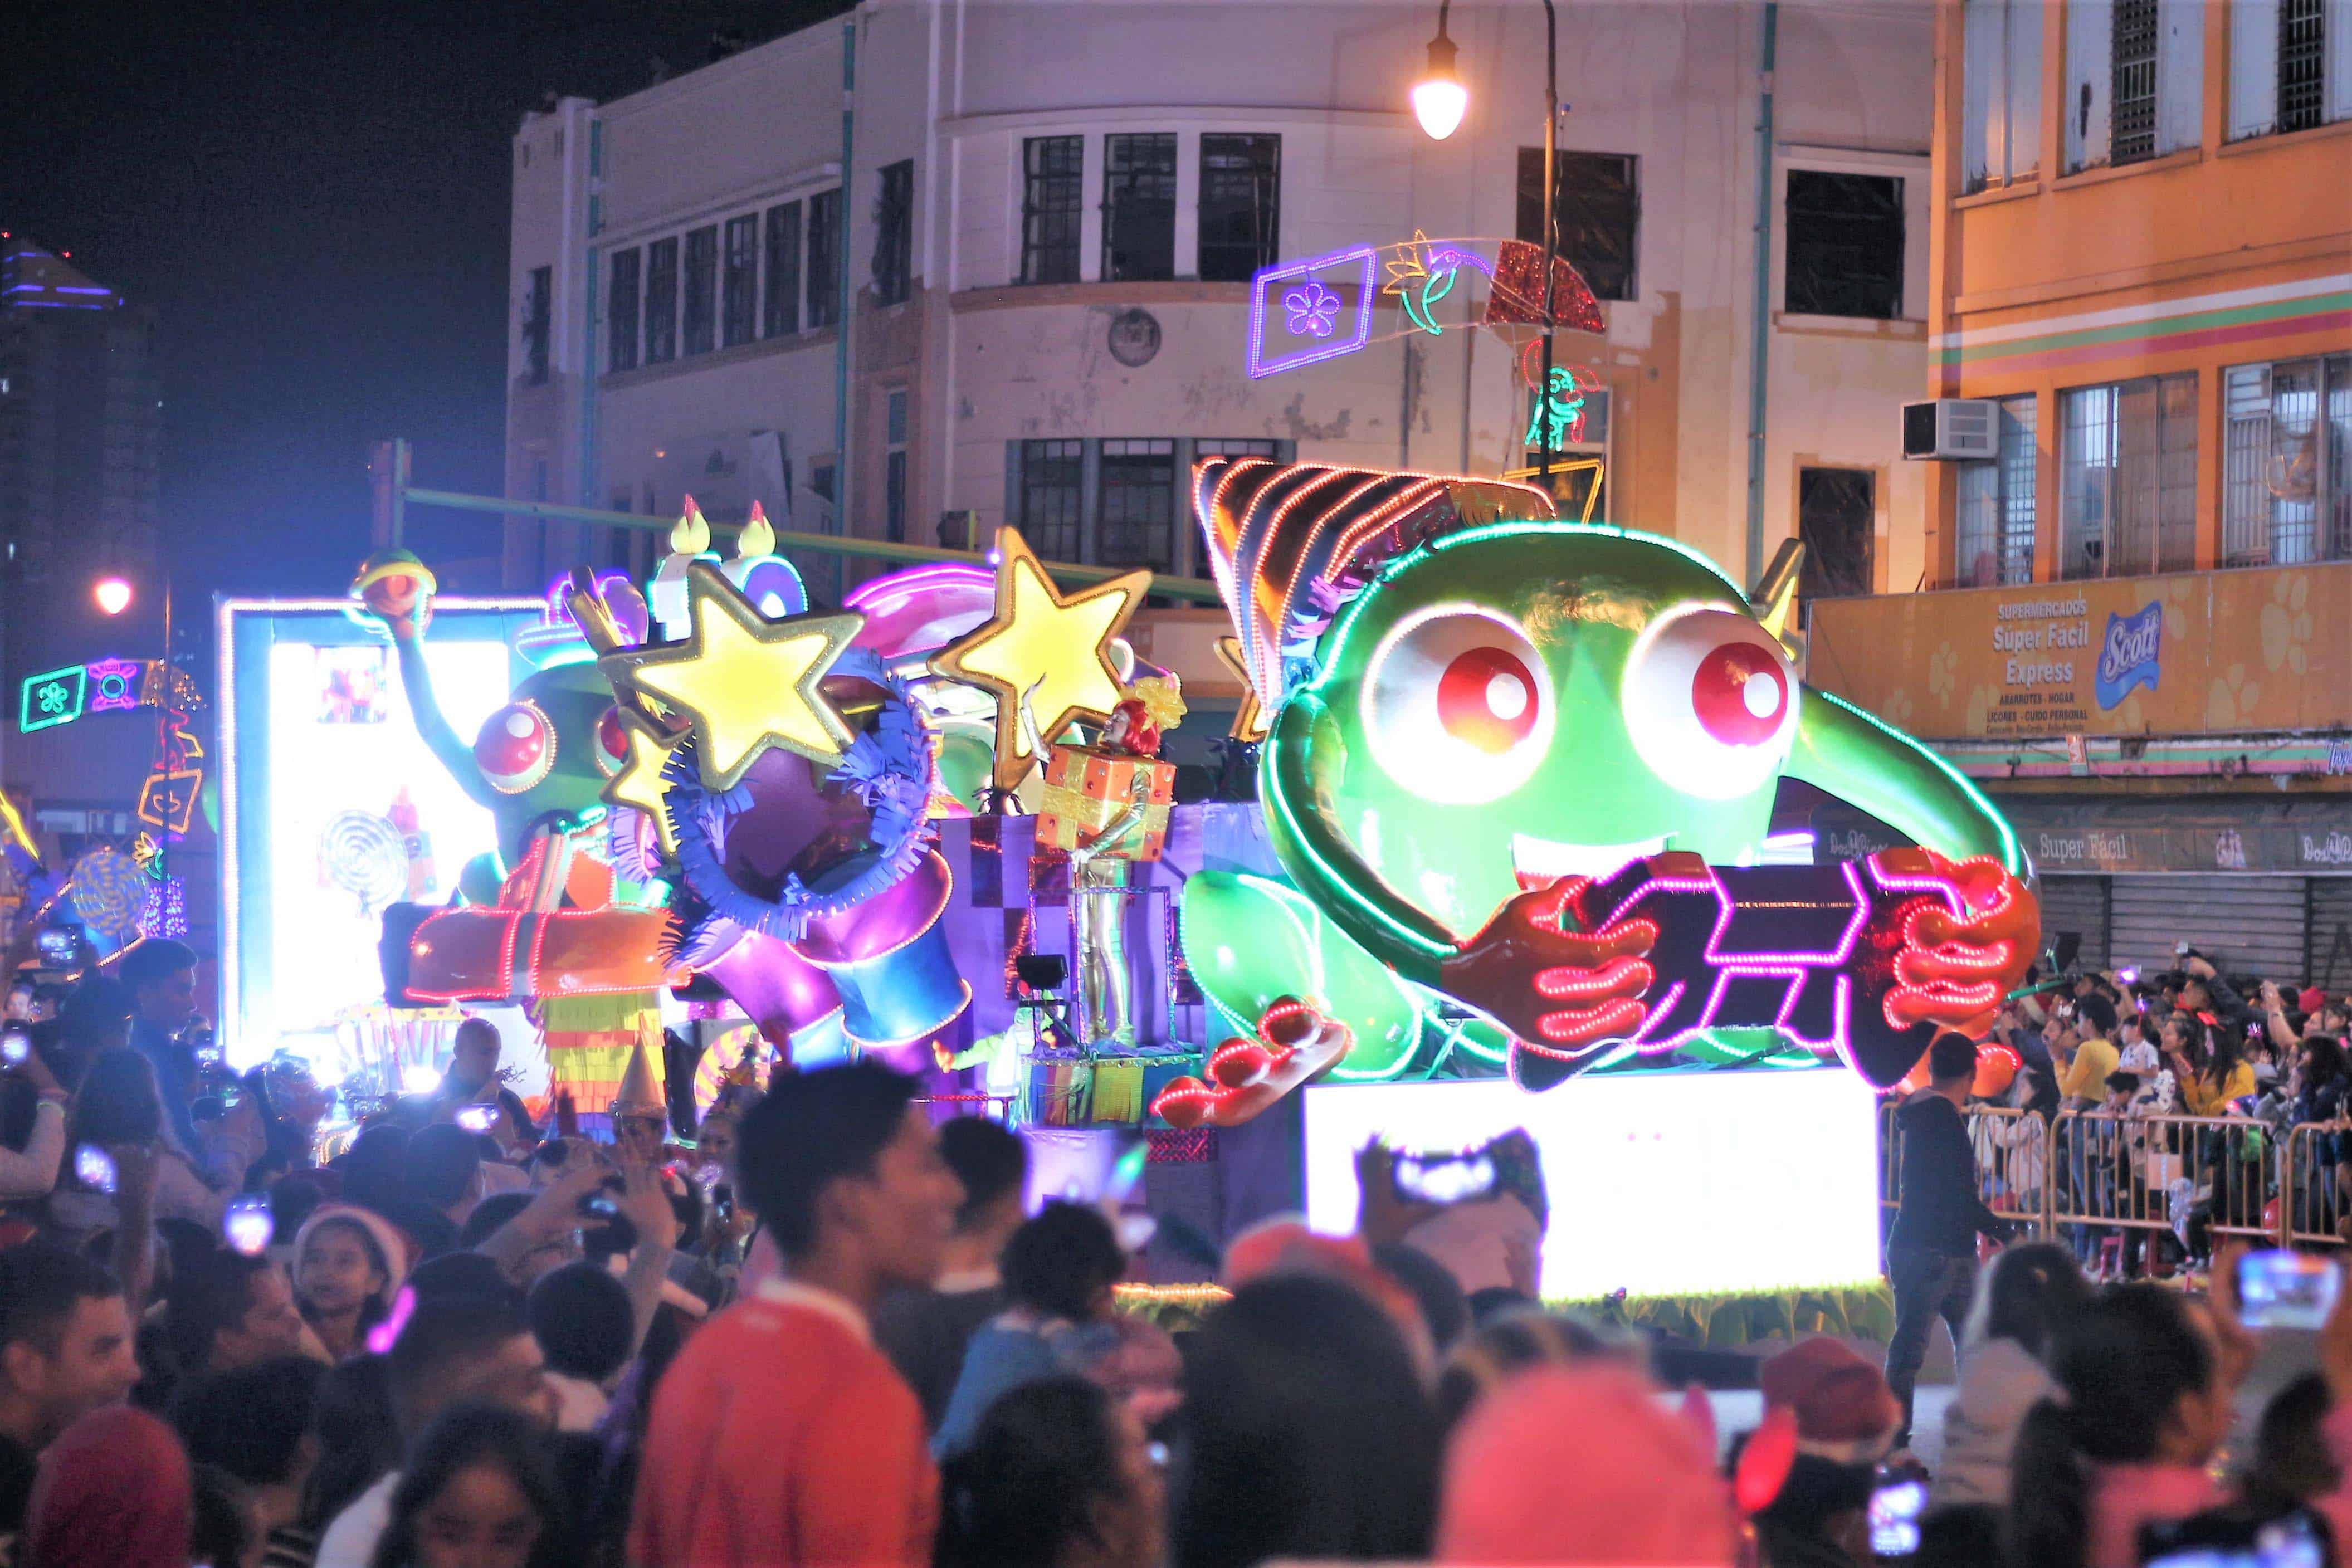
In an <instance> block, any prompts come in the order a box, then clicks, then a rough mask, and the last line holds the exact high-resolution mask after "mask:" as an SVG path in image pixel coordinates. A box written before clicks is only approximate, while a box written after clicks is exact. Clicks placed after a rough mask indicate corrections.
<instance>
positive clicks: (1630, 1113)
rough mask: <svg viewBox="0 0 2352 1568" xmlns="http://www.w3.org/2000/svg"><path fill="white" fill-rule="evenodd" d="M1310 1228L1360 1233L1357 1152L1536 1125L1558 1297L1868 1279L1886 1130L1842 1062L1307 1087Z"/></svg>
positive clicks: (1435, 1146) (1451, 1147) (1430, 1146)
mask: <svg viewBox="0 0 2352 1568" xmlns="http://www.w3.org/2000/svg"><path fill="white" fill-rule="evenodd" d="M1305 1094H1306V1100H1305V1105H1304V1109H1305V1114H1306V1122H1307V1222H1308V1224H1310V1225H1311V1226H1312V1227H1313V1228H1315V1229H1317V1230H1319V1231H1324V1232H1327V1233H1329V1234H1332V1235H1345V1234H1348V1233H1350V1232H1352V1231H1353V1230H1354V1229H1355V1227H1356V1168H1355V1156H1356V1151H1357V1150H1358V1149H1359V1148H1360V1147H1361V1146H1362V1145H1364V1144H1365V1143H1367V1142H1369V1141H1370V1139H1371V1138H1372V1136H1373V1135H1374V1134H1382V1135H1384V1136H1385V1137H1386V1138H1387V1139H1388V1141H1389V1143H1390V1144H1391V1146H1392V1147H1394V1148H1396V1149H1398V1150H1400V1151H1402V1152H1405V1153H1412V1154H1444V1153H1449V1152H1453V1151H1455V1150H1460V1149H1466V1148H1470V1147H1474V1146H1475V1145H1480V1144H1484V1143H1486V1141H1487V1140H1488V1139H1490V1138H1494V1137H1496V1136H1497V1135H1498V1134H1503V1133H1507V1132H1509V1131H1510V1130H1511V1129H1512V1128H1514V1127H1524V1128H1526V1129H1527V1131H1528V1134H1529V1135H1530V1136H1531V1137H1533V1138H1534V1139H1535V1141H1536V1144H1537V1146H1538V1148H1539V1149H1540V1150H1541V1151H1542V1162H1543V1174H1544V1190H1545V1193H1546V1195H1547V1197H1549V1201H1550V1205H1551V1223H1550V1227H1549V1229H1548V1230H1547V1231H1546V1232H1545V1234H1544V1246H1543V1280H1542V1290H1543V1294H1544V1296H1545V1297H1546V1298H1547V1299H1549V1300H1554V1301H1559V1300H1570V1301H1591V1300H1595V1299H1598V1298H1600V1297H1601V1296H1605V1295H1609V1294H1611V1293H1612V1292H1614V1291H1621V1290H1622V1291H1626V1292H1627V1293H1629V1294H1631V1295H1634V1296H1676V1295H1699V1294H1710V1293H1715V1292H1727V1291H1778V1290H1789V1289H1796V1288H1806V1287H1818V1286H1839V1285H1853V1284H1858V1283H1862V1282H1864V1281H1874V1280H1876V1279H1877V1278H1878V1191H1877V1132H1876V1123H1875V1120H1874V1110H1873V1104H1874V1097H1873V1095H1872V1094H1871V1092H1870V1089H1869V1086H1868V1085H1866V1084H1865V1083H1864V1082H1863V1081H1862V1080H1861V1079H1860V1078H1857V1077H1856V1076H1855V1075H1854V1074H1853V1073H1852V1072H1849V1071H1844V1070H1843V1069H1823V1070H1821V1071H1783V1072H1772V1071H1759V1072H1693V1073H1654V1074H1647V1075H1643V1076H1638V1077H1600V1078H1575V1079H1570V1081H1569V1082H1566V1083H1563V1084H1561V1085H1559V1087H1558V1088H1556V1089H1552V1090H1549V1091H1548V1092H1544V1093H1541V1094H1530V1093H1528V1092H1525V1091H1524V1090H1521V1089H1520V1088H1518V1087H1517V1085H1516V1084H1514V1083H1512V1082H1509V1081H1508V1080H1507V1079H1486V1080H1481V1081H1476V1082H1453V1083H1377V1084H1321V1085H1318V1086H1316V1087H1314V1088H1310V1089H1308V1090H1307V1091H1305Z"/></svg>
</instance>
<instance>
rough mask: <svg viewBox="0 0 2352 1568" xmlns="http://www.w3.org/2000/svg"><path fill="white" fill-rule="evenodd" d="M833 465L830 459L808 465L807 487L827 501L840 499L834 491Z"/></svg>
mask: <svg viewBox="0 0 2352 1568" xmlns="http://www.w3.org/2000/svg"><path fill="white" fill-rule="evenodd" d="M833 476H834V466H833V464H832V463H831V462H830V461H827V462H824V463H812V464H810V465H809V488H810V489H811V490H814V491H815V492H816V494H817V495H818V496H820V497H823V498H824V499H825V500H827V501H837V500H839V499H840V497H838V496H836V495H835V493H834V480H833Z"/></svg>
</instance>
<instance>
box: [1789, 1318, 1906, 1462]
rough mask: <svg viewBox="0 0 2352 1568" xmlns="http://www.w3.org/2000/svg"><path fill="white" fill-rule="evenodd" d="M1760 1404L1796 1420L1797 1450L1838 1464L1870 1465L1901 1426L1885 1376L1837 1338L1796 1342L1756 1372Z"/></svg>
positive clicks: (1883, 1450) (1896, 1407)
mask: <svg viewBox="0 0 2352 1568" xmlns="http://www.w3.org/2000/svg"><path fill="white" fill-rule="evenodd" d="M1756 1381H1757V1385H1758V1386H1759V1387H1760V1388H1762V1389H1763V1391H1764V1404H1765V1406H1766V1407H1767V1408H1768V1409H1769V1408H1771V1407H1773V1406H1786V1407H1787V1408H1788V1409H1789V1410H1790V1412H1791V1413H1792V1414H1793V1415H1794V1416H1796V1418H1797V1451H1798V1452H1799V1453H1802V1454H1814V1455H1818V1456H1820V1457H1821V1458H1825V1459H1834V1460H1836V1461H1838V1462H1839V1463H1841V1464H1849V1465H1858V1464H1866V1463H1874V1462H1875V1461H1876V1460H1878V1459H1879V1458H1882V1457H1884V1456H1885V1453H1886V1448H1887V1445H1888V1443H1890V1442H1891V1441H1892V1440H1893V1439H1894V1437H1895V1427H1897V1426H1899V1425H1901V1424H1902V1420H1903V1406H1900V1405H1898V1404H1896V1403H1895V1393H1894V1391H1893V1390H1892V1389H1890V1388H1889V1387H1887V1385H1886V1375H1885V1373H1883V1372H1881V1371H1879V1369H1878V1368H1877V1367H1875V1366H1874V1365H1873V1364H1870V1363H1869V1362H1867V1361H1864V1359H1863V1358H1862V1357H1861V1356H1859V1355H1857V1354H1854V1353H1853V1351H1852V1350H1850V1349H1848V1348H1847V1347H1846V1346H1845V1345H1844V1344H1843V1343H1840V1342H1838V1341H1836V1340H1833V1339H1829V1338H1826V1337H1822V1338H1814V1339H1809V1340H1801V1341H1800V1342H1799V1343H1796V1344H1793V1345H1791V1346H1790V1347H1789V1348H1788V1349H1787V1350H1784V1351H1782V1352H1781V1353H1780V1354H1778V1355H1776V1356H1774V1357H1772V1358H1771V1359H1770V1360H1769V1361H1767V1362H1766V1363H1765V1364H1763V1365H1762V1366H1761V1367H1760V1368H1759V1369H1758V1371H1757V1377H1756Z"/></svg>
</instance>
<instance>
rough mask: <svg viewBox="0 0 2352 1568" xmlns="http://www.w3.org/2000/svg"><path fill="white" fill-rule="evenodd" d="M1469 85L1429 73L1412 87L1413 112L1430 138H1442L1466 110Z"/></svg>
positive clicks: (1453, 128) (1444, 137)
mask: <svg viewBox="0 0 2352 1568" xmlns="http://www.w3.org/2000/svg"><path fill="white" fill-rule="evenodd" d="M1469 109H1470V89H1468V88H1466V87H1464V86H1463V85H1462V84H1461V83H1460V82H1458V81H1455V80H1454V78H1451V77H1432V78H1430V79H1429V80H1427V81H1424V82H1421V83H1418V84H1416V85H1415V86H1414V88H1413V89H1412V112H1413V116H1414V118H1416V119H1418V120H1420V121H1421V128H1422V130H1423V131H1427V132H1428V133H1429V137H1430V140H1431V141H1444V140H1445V139H1446V138H1447V137H1449V136H1451V135H1453V134H1454V131H1455V130H1456V129H1457V128H1458V127H1460V125H1461V124H1462V117H1463V115H1465V113H1467V112H1469Z"/></svg>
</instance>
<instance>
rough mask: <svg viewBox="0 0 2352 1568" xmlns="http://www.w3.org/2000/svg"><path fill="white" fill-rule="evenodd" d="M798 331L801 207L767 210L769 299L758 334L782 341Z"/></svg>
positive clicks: (789, 205)
mask: <svg viewBox="0 0 2352 1568" xmlns="http://www.w3.org/2000/svg"><path fill="white" fill-rule="evenodd" d="M800 329H801V204H799V203H798V202H786V203H785V204H783V205H782V206H780V207H770V208H769V209H768V297H767V298H766V300H765V301H764V302H763V309H762V311H761V318H760V335H761V337H763V338H782V337H788V336H790V335H791V334H792V333H794V332H797V331H799V330H800Z"/></svg>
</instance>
